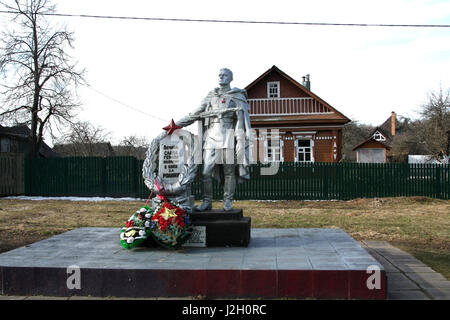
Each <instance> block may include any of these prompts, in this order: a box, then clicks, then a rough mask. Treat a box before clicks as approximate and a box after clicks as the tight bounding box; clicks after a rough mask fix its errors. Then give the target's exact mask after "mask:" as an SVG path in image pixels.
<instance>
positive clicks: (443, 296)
mask: <svg viewBox="0 0 450 320" xmlns="http://www.w3.org/2000/svg"><path fill="white" fill-rule="evenodd" d="M426 291H427V293H428V294H430V295H431V296H432V297H433V298H434V299H436V300H450V289H438V288H430V289H426Z"/></svg>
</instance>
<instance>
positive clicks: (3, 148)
mask: <svg viewBox="0 0 450 320" xmlns="http://www.w3.org/2000/svg"><path fill="white" fill-rule="evenodd" d="M0 152H11V139H9V138H4V137H2V138H0Z"/></svg>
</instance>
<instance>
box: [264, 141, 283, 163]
mask: <svg viewBox="0 0 450 320" xmlns="http://www.w3.org/2000/svg"><path fill="white" fill-rule="evenodd" d="M270 139H271V138H270V136H267V137H266V139H265V140H264V162H266V163H267V162H284V155H283V153H284V141H283V140H282V139H281V137H277V140H275V141H279V145H278V146H277V145H275V146H270V147H269V140H270ZM269 149H270V152H271V154H272V156H271V157H269ZM273 155H279V157H275V159H274V158H273ZM277 158H278V159H277Z"/></svg>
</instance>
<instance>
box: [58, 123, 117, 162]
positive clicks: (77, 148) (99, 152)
mask: <svg viewBox="0 0 450 320" xmlns="http://www.w3.org/2000/svg"><path fill="white" fill-rule="evenodd" d="M110 138H111V133H110V132H109V131H107V130H105V129H104V128H102V127H99V126H94V125H93V124H92V123H90V122H89V121H78V122H74V123H72V124H71V126H70V130H68V132H66V133H65V134H63V135H62V136H61V137H59V138H58V139H57V140H56V143H55V146H54V150H55V152H57V153H60V154H61V155H63V156H108V155H111V153H113V150H112V147H111V145H110V144H109V140H110ZM109 148H110V149H111V150H108V149H109Z"/></svg>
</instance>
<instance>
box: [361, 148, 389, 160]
mask: <svg viewBox="0 0 450 320" xmlns="http://www.w3.org/2000/svg"><path fill="white" fill-rule="evenodd" d="M357 162H359V163H385V162H386V150H385V149H375V148H373V149H369V148H361V149H359V150H358V151H357Z"/></svg>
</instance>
